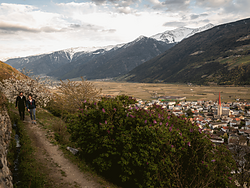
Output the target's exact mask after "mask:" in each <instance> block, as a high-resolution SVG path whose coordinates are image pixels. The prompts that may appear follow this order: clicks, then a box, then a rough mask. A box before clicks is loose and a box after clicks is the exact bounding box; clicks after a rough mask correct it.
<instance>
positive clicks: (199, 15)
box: [190, 13, 208, 20]
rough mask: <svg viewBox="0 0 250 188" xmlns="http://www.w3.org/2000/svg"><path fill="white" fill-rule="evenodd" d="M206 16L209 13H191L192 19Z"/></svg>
mask: <svg viewBox="0 0 250 188" xmlns="http://www.w3.org/2000/svg"><path fill="white" fill-rule="evenodd" d="M205 16H208V14H206V13H203V14H191V15H190V19H191V20H195V19H197V18H200V17H205Z"/></svg>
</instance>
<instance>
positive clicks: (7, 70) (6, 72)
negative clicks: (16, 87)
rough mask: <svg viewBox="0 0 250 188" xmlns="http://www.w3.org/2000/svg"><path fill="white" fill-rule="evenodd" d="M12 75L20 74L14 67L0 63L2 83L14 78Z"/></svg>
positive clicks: (0, 79)
mask: <svg viewBox="0 0 250 188" xmlns="http://www.w3.org/2000/svg"><path fill="white" fill-rule="evenodd" d="M12 73H15V74H18V73H19V71H17V70H16V69H15V68H13V67H12V66H10V65H7V64H6V63H3V62H2V61H0V81H2V80H3V79H8V78H10V77H12Z"/></svg>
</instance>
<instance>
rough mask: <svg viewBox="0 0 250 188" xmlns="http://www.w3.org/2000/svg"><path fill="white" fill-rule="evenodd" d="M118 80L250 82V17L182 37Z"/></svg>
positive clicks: (230, 83)
mask: <svg viewBox="0 0 250 188" xmlns="http://www.w3.org/2000/svg"><path fill="white" fill-rule="evenodd" d="M120 79H121V80H125V81H129V82H167V83H173V82H181V83H190V82H191V83H196V84H206V85H207V84H221V85H232V84H235V85H250V19H244V20H240V21H237V22H232V23H227V24H223V25H218V26H216V27H213V28H211V29H208V30H206V31H204V32H200V33H197V34H195V35H192V36H191V37H188V38H185V39H184V40H182V41H181V42H180V43H178V44H176V45H175V46H174V47H172V48H171V49H169V50H167V51H166V52H164V53H163V54H160V55H159V56H157V57H155V58H153V59H151V60H149V61H147V62H145V63H143V64H142V65H140V66H138V67H136V68H135V69H133V70H132V71H130V72H129V73H128V74H126V75H125V76H123V77H121V78H120Z"/></svg>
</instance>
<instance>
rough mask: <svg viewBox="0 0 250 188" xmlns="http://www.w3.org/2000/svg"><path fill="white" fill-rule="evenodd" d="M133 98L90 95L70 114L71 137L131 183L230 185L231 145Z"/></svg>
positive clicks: (102, 167)
mask: <svg viewBox="0 0 250 188" xmlns="http://www.w3.org/2000/svg"><path fill="white" fill-rule="evenodd" d="M131 103H134V101H133V100H132V99H131V98H128V97H126V96H118V97H117V98H115V99H106V98H103V99H102V100H101V101H99V102H98V103H89V102H87V101H86V102H85V103H83V105H82V108H80V109H79V112H78V113H77V114H75V115H72V116H71V117H69V118H68V120H67V121H68V124H69V125H68V129H69V132H70V133H71V139H72V141H74V142H76V144H77V146H78V147H80V148H81V150H82V152H83V153H84V156H85V158H86V159H88V160H89V161H90V162H91V163H92V164H93V166H94V167H96V169H97V170H98V171H99V172H102V173H104V174H106V175H107V174H109V175H110V176H112V177H113V178H116V176H119V179H120V180H121V181H122V182H124V183H126V184H127V185H128V184H129V185H130V186H133V187H206V186H207V187H226V186H229V187H230V181H231V177H230V172H231V171H232V169H233V167H234V165H235V164H234V160H233V159H232V157H231V154H230V152H229V150H227V149H226V148H225V147H224V146H214V144H212V142H211V141H210V139H209V138H210V135H207V134H205V133H202V131H201V129H199V128H198V127H197V126H196V125H195V124H192V123H191V122H190V121H188V120H186V118H185V117H176V116H174V115H172V114H168V113H167V112H166V111H165V110H164V109H162V108H161V107H160V106H157V105H154V106H153V107H152V108H151V109H149V110H144V109H139V108H137V107H135V106H133V105H131Z"/></svg>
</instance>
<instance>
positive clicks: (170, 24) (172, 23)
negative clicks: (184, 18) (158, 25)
mask: <svg viewBox="0 0 250 188" xmlns="http://www.w3.org/2000/svg"><path fill="white" fill-rule="evenodd" d="M186 25H187V24H186V22H165V23H164V24H163V26H165V27H184V26H186Z"/></svg>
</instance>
